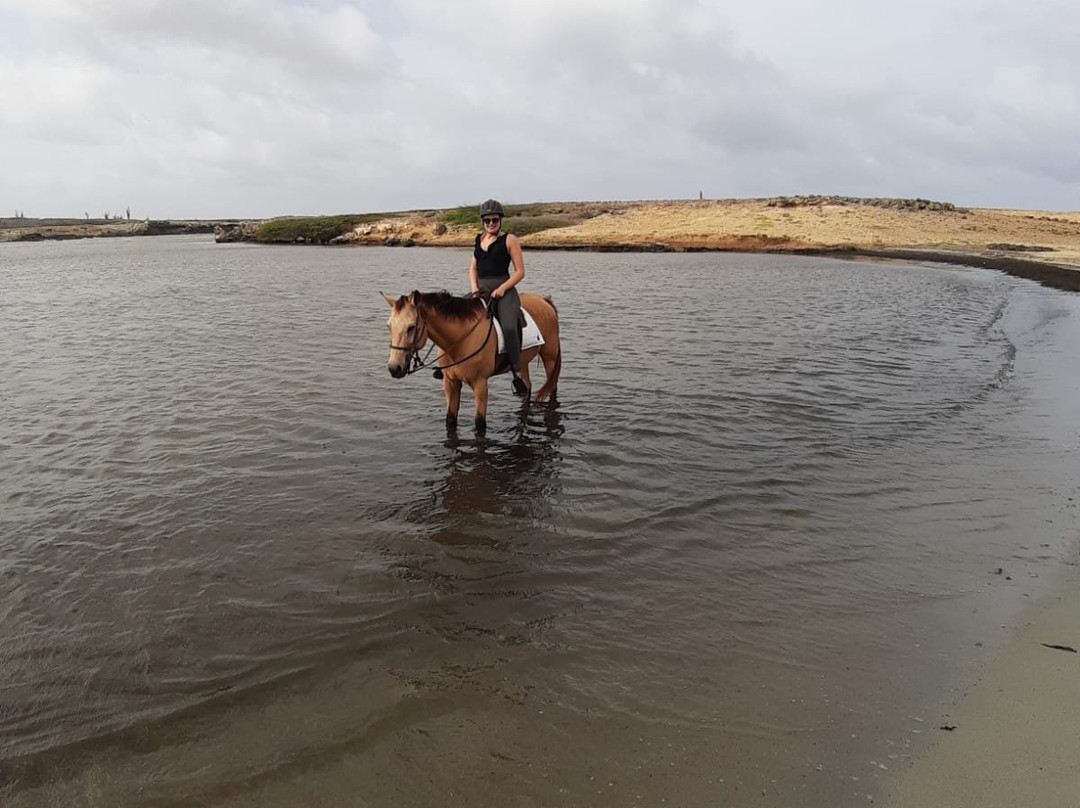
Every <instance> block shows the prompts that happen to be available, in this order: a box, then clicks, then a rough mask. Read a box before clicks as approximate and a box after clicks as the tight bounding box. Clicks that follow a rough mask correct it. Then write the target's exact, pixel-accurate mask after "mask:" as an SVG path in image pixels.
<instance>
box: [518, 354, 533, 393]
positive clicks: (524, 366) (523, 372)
mask: <svg viewBox="0 0 1080 808" xmlns="http://www.w3.org/2000/svg"><path fill="white" fill-rule="evenodd" d="M526 356H528V354H524V353H523V354H522V355H521V368H520V369H519V370H518V375H519V376H520V377H521V378H522V380H523V381H524V382H525V386H526V387H528V388H529V389H530V390H532V379H531V378H530V377H529V361H530V360H531V359H532V357H531V356H529V358H528V359H526V358H525V357H526ZM521 400H522V403H523V404H528V403H529V397H528V396H527V395H525V396H522V397H521Z"/></svg>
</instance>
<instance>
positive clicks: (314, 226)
mask: <svg viewBox="0 0 1080 808" xmlns="http://www.w3.org/2000/svg"><path fill="white" fill-rule="evenodd" d="M393 215H397V214H387V213H355V214H345V215H340V216H287V217H284V218H281V219H268V220H267V221H265V222H262V223H261V224H260V225H259V228H258V230H257V231H256V232H255V240H256V241H263V242H269V243H273V244H282V243H289V244H292V243H295V242H298V241H301V240H303V241H304V242H306V243H308V244H326V243H328V242H329V241H330V240H331V239H333V238H335V237H337V236H340V235H343V234H345V233H348V232H349V231H350V230H352V229H353V228H354V227H356V226H357V225H358V224H364V223H365V222H375V221H378V220H379V219H385V218H387V217H389V216H393Z"/></svg>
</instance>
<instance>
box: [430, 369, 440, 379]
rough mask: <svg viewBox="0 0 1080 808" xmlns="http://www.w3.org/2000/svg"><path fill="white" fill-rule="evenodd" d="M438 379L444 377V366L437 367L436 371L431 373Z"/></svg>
mask: <svg viewBox="0 0 1080 808" xmlns="http://www.w3.org/2000/svg"><path fill="white" fill-rule="evenodd" d="M431 375H432V376H433V377H434V378H436V379H441V378H442V368H435V372H434V373H432V374H431Z"/></svg>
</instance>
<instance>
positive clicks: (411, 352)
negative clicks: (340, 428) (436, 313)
mask: <svg viewBox="0 0 1080 808" xmlns="http://www.w3.org/2000/svg"><path fill="white" fill-rule="evenodd" d="M414 308H416V330H415V331H414V332H413V339H412V343H411V344H409V345H395V344H394V343H393V342H391V343H390V350H392V351H404V352H405V375H406V376H410V375H412V374H413V373H416V372H417V371H418V370H423V369H424V368H429V367H431V365H432V364H433V363H432V362H430V361H429V359H428V358H429V357H430V356H431V352H432V351H434V350H435V348H436V345H435V342H434V341H432V343H431V347H430V348H428V350H427V353H426V354H424V358H423V359H421V358H420V346H421V345H423V344H424V340H426V339H427V336H428V327H427V321H426V320H425V319H424V315H423V313H422V312H421V311H420V307H419V306H414ZM484 319H486V320H487V322H488V332H487V335H486V336H485V337H484V341H483V342H482V343H481V344H480V347H479V348H477V349H476V350H475V351H473V352H472V353H471V354H469V355H468V356H466V357H465V358H464V359H459V360H458V361H456V362H451V363H450V364H449V365H439V364H437V361H436V363H435V364H436V367H438V368H439V370H446V369H447V368H452V367H455V366H456V365H460V364H463V363H465V362H468V361H469V360H470V359H472V358H473V357H474V356H476V355H477V354H479V353H480V352H481V351H482V350H484V348H486V347H487V344H488V342H489V341H490V340H491V335H492V334H493V333H494V331H495V320H494V318H493V317H491V313H490V311H489V312H488V316H487V317H485V318H484ZM483 321H484V320H477V321H476V324H475V325H473V327H472V328H470V329H469V333H468V334H466V335H465V336H464V337H462V338H461V339H460V340H458V344H459V345H460V344H461V343H462V342H464V341H465V340H467V339H468V338H469V337H471V336H472V334H473V332H474V331H476V329H477V328H479V327H480V323H482V322H483ZM444 353H445V351H444ZM437 359H438V357H436V360H437ZM410 365H411V367H410Z"/></svg>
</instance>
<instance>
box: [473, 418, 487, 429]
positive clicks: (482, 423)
mask: <svg viewBox="0 0 1080 808" xmlns="http://www.w3.org/2000/svg"><path fill="white" fill-rule="evenodd" d="M476 431H477V432H487V418H485V417H484V416H482V415H479V416H477V418H476Z"/></svg>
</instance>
